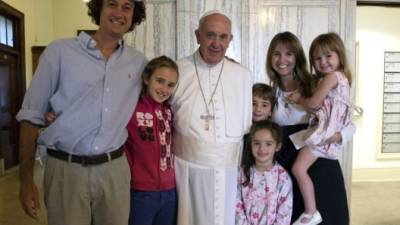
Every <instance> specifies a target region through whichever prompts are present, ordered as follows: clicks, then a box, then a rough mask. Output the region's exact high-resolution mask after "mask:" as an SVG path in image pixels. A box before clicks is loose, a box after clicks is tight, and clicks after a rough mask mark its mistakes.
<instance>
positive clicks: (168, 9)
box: [125, 0, 177, 59]
mask: <svg viewBox="0 0 400 225" xmlns="http://www.w3.org/2000/svg"><path fill="white" fill-rule="evenodd" d="M176 34H177V30H176V1H175V0H159V1H147V2H146V20H145V21H144V22H143V23H142V24H140V25H139V26H138V27H136V28H135V30H134V31H133V32H131V33H129V34H127V35H126V37H125V41H126V42H127V43H128V44H129V45H131V46H134V47H135V48H136V49H138V50H139V51H141V52H143V53H144V54H145V55H146V56H147V57H148V58H149V59H151V58H154V57H156V56H160V55H166V56H169V57H171V58H173V59H176V58H177V47H176V43H177V42H176V41H177V39H176Z"/></svg>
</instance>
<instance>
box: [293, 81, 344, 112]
mask: <svg viewBox="0 0 400 225" xmlns="http://www.w3.org/2000/svg"><path fill="white" fill-rule="evenodd" d="M337 83H338V81H337V77H336V74H335V73H330V74H327V75H325V77H324V78H323V79H322V80H321V82H320V83H319V84H318V86H317V89H316V90H315V92H314V94H313V95H312V96H311V97H310V98H305V97H303V96H301V95H300V93H299V92H295V93H293V94H291V95H289V96H288V99H289V101H290V102H294V103H297V104H300V105H303V106H304V107H306V108H308V109H317V108H318V107H320V106H321V104H322V102H323V101H324V99H325V98H326V96H327V95H328V93H329V91H330V90H332V89H333V88H335V87H336V86H337Z"/></svg>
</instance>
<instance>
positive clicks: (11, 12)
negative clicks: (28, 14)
mask: <svg viewBox="0 0 400 225" xmlns="http://www.w3.org/2000/svg"><path fill="white" fill-rule="evenodd" d="M0 12H1V13H3V14H5V15H7V16H11V17H15V18H20V17H24V14H23V13H22V12H20V11H18V10H17V9H15V8H13V7H12V6H10V5H8V4H7V3H5V2H3V1H0Z"/></svg>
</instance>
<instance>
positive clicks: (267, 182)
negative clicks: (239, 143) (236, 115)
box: [235, 121, 293, 225]
mask: <svg viewBox="0 0 400 225" xmlns="http://www.w3.org/2000/svg"><path fill="white" fill-rule="evenodd" d="M281 138H282V134H281V131H280V128H279V126H278V125H277V124H276V123H274V122H271V121H260V122H254V123H253V125H252V127H251V129H250V135H249V140H248V142H247V143H248V145H249V146H248V149H251V151H245V152H244V154H248V155H247V156H246V157H245V156H244V158H245V159H246V160H245V161H244V162H243V167H242V168H241V169H240V172H239V177H238V192H237V203H236V219H235V224H236V225H289V224H290V219H291V216H292V203H293V202H292V201H293V193H292V182H291V180H290V177H289V174H288V173H287V172H286V170H285V169H284V168H283V167H282V166H281V165H279V163H278V162H276V160H275V159H276V153H277V152H278V151H279V150H280V147H281Z"/></svg>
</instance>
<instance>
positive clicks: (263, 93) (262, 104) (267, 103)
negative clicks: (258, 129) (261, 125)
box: [253, 83, 275, 122]
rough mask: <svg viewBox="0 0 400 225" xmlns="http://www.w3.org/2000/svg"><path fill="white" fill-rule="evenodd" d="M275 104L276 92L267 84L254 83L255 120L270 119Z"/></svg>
mask: <svg viewBox="0 0 400 225" xmlns="http://www.w3.org/2000/svg"><path fill="white" fill-rule="evenodd" d="M274 105H275V92H274V90H273V88H272V87H271V86H269V85H267V84H263V83H256V84H254V85H253V122H258V121H261V120H269V119H270V118H271V116H272V109H273V108H274Z"/></svg>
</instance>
